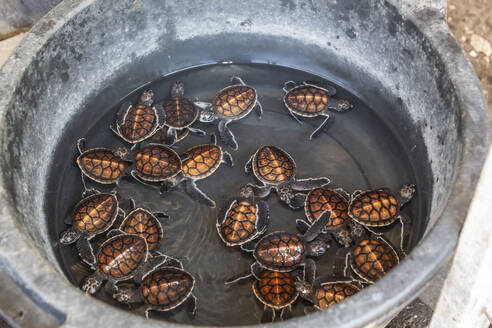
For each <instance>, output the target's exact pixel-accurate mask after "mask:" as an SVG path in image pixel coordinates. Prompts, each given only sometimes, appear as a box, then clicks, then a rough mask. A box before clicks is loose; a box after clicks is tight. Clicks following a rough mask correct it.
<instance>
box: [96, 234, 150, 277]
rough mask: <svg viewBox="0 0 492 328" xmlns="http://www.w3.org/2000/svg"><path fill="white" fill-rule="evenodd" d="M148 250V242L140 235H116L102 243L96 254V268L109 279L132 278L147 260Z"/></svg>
mask: <svg viewBox="0 0 492 328" xmlns="http://www.w3.org/2000/svg"><path fill="white" fill-rule="evenodd" d="M147 251H148V248H147V243H146V241H145V239H144V238H142V237H140V236H137V235H127V234H123V235H118V236H115V237H113V238H110V239H108V240H107V241H105V242H104V243H103V244H102V245H101V248H100V249H99V251H98V253H97V256H96V261H97V263H96V269H97V270H98V271H99V272H100V273H102V274H103V275H104V276H106V277H107V278H108V279H112V280H116V281H120V280H126V279H130V278H132V277H133V274H134V273H135V270H136V269H137V268H138V267H139V266H140V265H141V264H142V263H144V262H145V261H146V260H147Z"/></svg>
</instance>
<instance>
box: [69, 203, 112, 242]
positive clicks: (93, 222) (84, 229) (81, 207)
mask: <svg viewBox="0 0 492 328" xmlns="http://www.w3.org/2000/svg"><path fill="white" fill-rule="evenodd" d="M117 214H118V199H117V198H116V195H114V194H96V195H91V196H89V197H86V198H84V199H82V200H81V201H80V202H79V203H78V204H77V205H76V206H75V208H74V212H73V215H72V224H73V226H74V227H75V228H76V229H77V230H78V231H80V232H81V233H83V234H85V235H87V236H90V237H92V236H95V235H97V234H100V233H102V232H104V231H106V230H108V229H109V228H110V227H111V225H112V224H113V223H114V220H115V219H116V215H117Z"/></svg>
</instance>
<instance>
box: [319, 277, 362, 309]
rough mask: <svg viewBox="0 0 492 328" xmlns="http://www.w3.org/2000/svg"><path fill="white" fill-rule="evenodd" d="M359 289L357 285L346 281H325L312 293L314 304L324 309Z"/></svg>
mask: <svg viewBox="0 0 492 328" xmlns="http://www.w3.org/2000/svg"><path fill="white" fill-rule="evenodd" d="M358 291H360V289H359V288H358V287H357V286H354V285H352V284H350V283H348V282H327V283H324V284H322V285H321V286H320V287H319V288H317V289H316V291H315V294H314V301H315V306H316V307H317V308H318V309H320V310H324V309H327V308H329V307H330V306H333V305H335V304H337V303H340V302H341V301H343V300H345V299H347V298H349V297H350V296H352V295H354V294H355V293H357V292H358Z"/></svg>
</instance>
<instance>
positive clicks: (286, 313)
mask: <svg viewBox="0 0 492 328" xmlns="http://www.w3.org/2000/svg"><path fill="white" fill-rule="evenodd" d="M290 318H292V306H290V305H289V306H286V307H284V308H283V309H282V311H280V320H285V319H290Z"/></svg>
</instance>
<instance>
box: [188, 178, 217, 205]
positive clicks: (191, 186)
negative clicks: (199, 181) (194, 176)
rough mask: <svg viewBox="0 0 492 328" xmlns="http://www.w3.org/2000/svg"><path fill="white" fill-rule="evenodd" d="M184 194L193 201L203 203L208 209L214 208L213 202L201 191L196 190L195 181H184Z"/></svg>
mask: <svg viewBox="0 0 492 328" xmlns="http://www.w3.org/2000/svg"><path fill="white" fill-rule="evenodd" d="M185 192H186V193H187V194H188V195H189V196H190V197H191V198H193V199H194V200H196V201H198V202H200V203H203V204H205V205H207V206H210V207H215V201H213V200H212V199H210V197H208V196H207V195H205V193H203V191H201V190H200V189H198V187H197V186H196V184H195V181H189V180H188V181H186V182H185Z"/></svg>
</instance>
